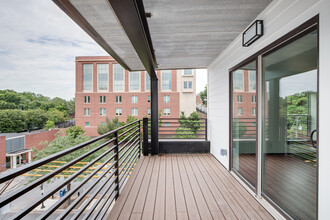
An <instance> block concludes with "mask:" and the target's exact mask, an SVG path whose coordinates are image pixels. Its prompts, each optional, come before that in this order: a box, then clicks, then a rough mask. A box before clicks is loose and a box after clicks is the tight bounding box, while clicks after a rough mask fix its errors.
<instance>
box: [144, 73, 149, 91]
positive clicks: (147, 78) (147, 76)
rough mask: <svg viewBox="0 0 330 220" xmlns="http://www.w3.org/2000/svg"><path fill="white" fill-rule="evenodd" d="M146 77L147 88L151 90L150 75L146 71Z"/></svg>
mask: <svg viewBox="0 0 330 220" xmlns="http://www.w3.org/2000/svg"><path fill="white" fill-rule="evenodd" d="M145 76H146V77H145V78H146V90H150V76H149V74H148V73H147V72H145Z"/></svg>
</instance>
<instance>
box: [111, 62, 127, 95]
mask: <svg viewBox="0 0 330 220" xmlns="http://www.w3.org/2000/svg"><path fill="white" fill-rule="evenodd" d="M115 64H116V65H120V64H117V63H115ZM125 72H126V71H125V69H124V68H123V74H124V77H123V81H124V86H123V90H115V65H112V86H113V87H112V90H113V91H116V92H125V75H126V74H125Z"/></svg>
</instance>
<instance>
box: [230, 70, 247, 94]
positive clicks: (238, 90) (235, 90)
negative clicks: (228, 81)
mask: <svg viewBox="0 0 330 220" xmlns="http://www.w3.org/2000/svg"><path fill="white" fill-rule="evenodd" d="M238 71H239V72H238ZM235 72H238V73H241V74H242V75H243V78H242V84H243V89H235V84H234V73H235ZM244 75H245V74H244V70H236V71H234V72H233V74H232V79H233V82H232V84H233V90H234V92H244V90H245V85H244V84H245V83H244V81H245V77H244Z"/></svg>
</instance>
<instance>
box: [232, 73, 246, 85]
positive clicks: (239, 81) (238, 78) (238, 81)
mask: <svg viewBox="0 0 330 220" xmlns="http://www.w3.org/2000/svg"><path fill="white" fill-rule="evenodd" d="M233 80H234V90H244V84H243V81H244V75H243V71H236V72H234V74H233Z"/></svg>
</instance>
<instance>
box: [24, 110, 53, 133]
mask: <svg viewBox="0 0 330 220" xmlns="http://www.w3.org/2000/svg"><path fill="white" fill-rule="evenodd" d="M22 112H23V113H24V115H25V122H26V125H27V129H28V130H29V131H30V130H33V129H38V128H42V127H43V126H44V124H45V123H46V121H47V119H48V117H47V115H46V112H45V111H44V110H42V109H30V110H27V111H22Z"/></svg>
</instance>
